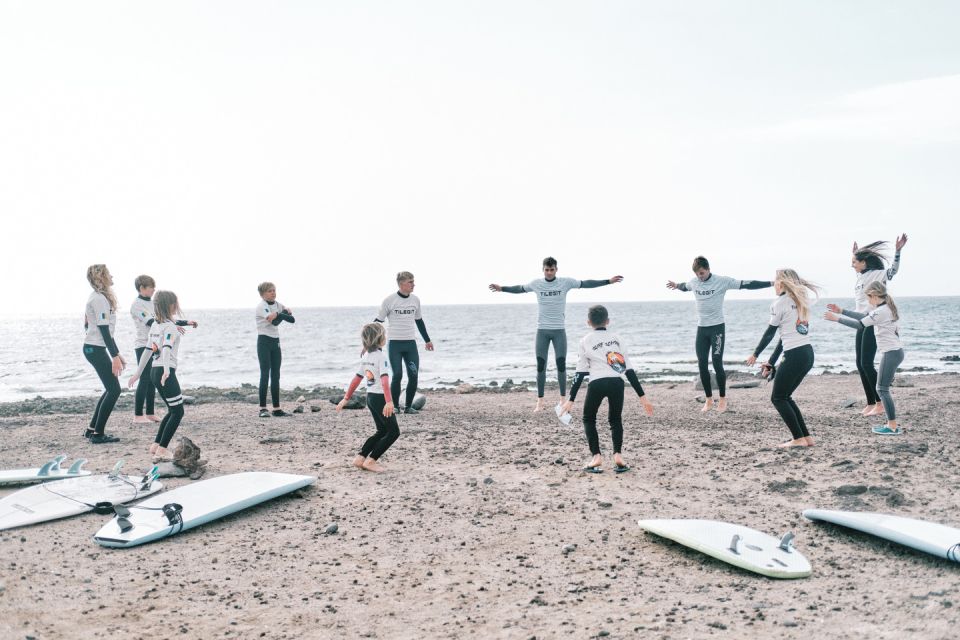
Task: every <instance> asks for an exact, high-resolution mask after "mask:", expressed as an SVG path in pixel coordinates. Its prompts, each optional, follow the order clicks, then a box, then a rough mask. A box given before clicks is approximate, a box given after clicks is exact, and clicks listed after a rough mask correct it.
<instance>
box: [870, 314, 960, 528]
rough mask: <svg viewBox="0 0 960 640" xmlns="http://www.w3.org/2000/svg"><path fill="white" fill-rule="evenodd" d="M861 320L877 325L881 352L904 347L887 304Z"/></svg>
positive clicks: (897, 323)
mask: <svg viewBox="0 0 960 640" xmlns="http://www.w3.org/2000/svg"><path fill="white" fill-rule="evenodd" d="M860 322H861V323H862V324H863V326H865V327H875V328H874V330H873V331H874V333H875V334H876V337H877V349H879V350H880V353H886V352H887V351H896V350H897V349H902V348H903V345H902V344H901V343H900V323H899V322H897V321H896V320H894V319H893V312H892V311H891V310H890V307H888V306H887V305H886V304H881V305H880V306H879V307H877V308H876V309H874V310H873V311H871V312H870V313H868V314H867V315H865V316H863V318H861V319H860ZM958 542H960V541H958Z"/></svg>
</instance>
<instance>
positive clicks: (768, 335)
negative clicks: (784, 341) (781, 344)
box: [753, 324, 777, 358]
mask: <svg viewBox="0 0 960 640" xmlns="http://www.w3.org/2000/svg"><path fill="white" fill-rule="evenodd" d="M775 335H777V325H775V324H771V325H767V330H766V331H764V332H763V336H761V337H760V343H759V344H758V345H757V348H756V349H754V350H753V357H754V358H759V357H760V354H761V353H763V350H764V349H766V348H767V345H768V344H770V341H771V340H773V336H775Z"/></svg>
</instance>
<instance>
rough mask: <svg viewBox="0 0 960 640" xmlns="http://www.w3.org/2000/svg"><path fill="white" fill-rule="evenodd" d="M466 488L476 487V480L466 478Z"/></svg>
mask: <svg viewBox="0 0 960 640" xmlns="http://www.w3.org/2000/svg"><path fill="white" fill-rule="evenodd" d="M467 486H468V487H475V486H477V479H476V478H467Z"/></svg>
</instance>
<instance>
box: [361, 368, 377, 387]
mask: <svg viewBox="0 0 960 640" xmlns="http://www.w3.org/2000/svg"><path fill="white" fill-rule="evenodd" d="M363 375H364V376H365V377H366V378H367V386H368V387H372V386H373V383H374V382H376V379H375V378H374V377H373V371H370V369H367V370H366V371H364V373H363Z"/></svg>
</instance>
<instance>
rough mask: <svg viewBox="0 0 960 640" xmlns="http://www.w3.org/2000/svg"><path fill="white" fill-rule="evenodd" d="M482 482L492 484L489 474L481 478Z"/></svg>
mask: <svg viewBox="0 0 960 640" xmlns="http://www.w3.org/2000/svg"><path fill="white" fill-rule="evenodd" d="M483 484H493V478H491V477H490V476H487V477H486V478H484V479H483Z"/></svg>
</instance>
